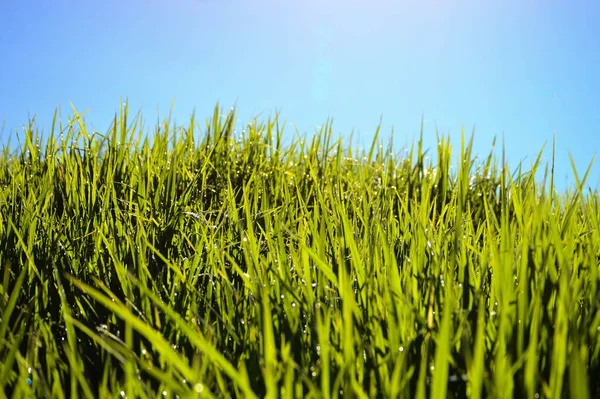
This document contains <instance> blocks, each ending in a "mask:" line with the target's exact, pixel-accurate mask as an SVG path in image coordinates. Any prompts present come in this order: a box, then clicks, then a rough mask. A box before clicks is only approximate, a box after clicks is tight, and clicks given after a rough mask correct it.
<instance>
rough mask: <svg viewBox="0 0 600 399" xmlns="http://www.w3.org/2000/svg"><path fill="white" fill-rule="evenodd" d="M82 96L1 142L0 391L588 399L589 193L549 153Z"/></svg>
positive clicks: (596, 371)
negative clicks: (105, 119) (563, 175)
mask: <svg viewBox="0 0 600 399" xmlns="http://www.w3.org/2000/svg"><path fill="white" fill-rule="evenodd" d="M74 112H75V114H74V115H75V116H74V117H72V118H71V119H70V120H69V123H68V124H67V125H65V126H62V125H60V126H59V123H58V122H56V123H55V124H53V127H52V134H51V135H50V136H49V138H48V139H44V140H42V139H41V138H40V137H39V136H38V134H37V133H36V132H37V130H36V128H35V126H34V125H33V124H30V125H29V127H28V128H27V129H26V136H25V138H23V139H22V148H20V149H18V150H17V151H16V153H14V152H9V151H8V149H6V148H5V150H4V152H3V155H2V156H1V157H0V267H1V270H2V272H1V273H0V315H1V321H0V392H2V391H4V392H6V394H7V395H13V396H14V397H38V398H41V397H73V398H76V397H86V398H92V397H102V398H104V397H117V396H119V397H121V396H123V397H124V396H127V397H129V398H133V397H177V396H179V397H182V398H183V397H197V396H208V397H212V396H215V397H229V396H232V397H248V398H251V397H254V396H258V397H261V396H265V395H266V396H268V397H273V398H274V397H303V396H306V397H313V398H337V397H401V398H411V399H412V398H424V397H435V398H443V397H464V396H470V397H473V398H478V397H482V396H486V397H508V398H510V397H529V398H534V397H553V398H563V397H567V396H571V397H577V398H585V397H588V396H598V395H600V389H599V383H600V382H599V381H598V376H600V364H599V352H600V294H599V290H598V281H599V280H598V272H599V259H600V213H599V209H600V208H599V202H598V195H597V193H595V192H591V191H589V190H587V191H585V190H583V189H582V188H583V187H585V184H584V181H585V178H583V179H582V181H579V179H578V178H576V179H577V186H576V187H575V189H572V190H569V191H567V192H564V193H558V192H556V190H555V188H554V187H553V185H552V182H553V173H552V169H551V167H552V165H549V166H542V165H541V164H540V159H541V153H540V157H538V159H537V160H536V162H535V163H534V164H533V165H532V167H531V169H530V170H529V171H527V172H524V171H523V170H522V168H520V167H519V168H518V169H517V170H516V171H514V172H512V173H509V170H508V168H507V167H506V165H505V164H504V162H503V161H501V163H500V162H498V161H497V160H496V159H495V158H494V157H493V156H492V155H491V154H490V156H489V157H487V158H486V159H484V160H482V161H481V162H479V163H477V161H476V160H475V159H474V157H473V155H472V154H471V148H472V141H469V142H468V143H466V142H464V141H463V143H461V146H460V162H458V163H457V166H456V168H452V167H451V155H452V149H451V146H450V143H449V142H448V140H447V139H445V138H442V139H440V140H439V145H438V147H437V158H435V159H432V160H429V161H428V160H427V157H426V154H425V152H424V150H423V148H422V140H420V141H419V142H418V143H416V146H414V147H413V148H412V149H411V150H410V151H409V152H407V153H403V154H404V156H400V155H398V154H396V153H394V151H393V149H392V148H391V147H390V146H385V147H384V146H382V145H380V142H381V140H380V139H379V138H378V135H376V136H375V139H374V141H373V146H372V147H371V148H370V150H369V151H368V152H367V151H360V152H357V151H355V150H354V149H353V148H351V146H349V147H345V146H344V145H343V141H342V140H341V139H339V140H335V139H334V138H333V135H332V130H331V123H328V124H327V125H326V126H324V127H323V128H322V130H321V131H320V132H319V133H318V134H317V135H315V136H314V137H312V138H311V139H310V140H308V139H302V138H300V137H297V138H296V139H293V141H292V143H291V144H290V145H286V146H285V147H284V146H283V145H282V139H283V130H282V129H281V128H280V125H279V123H278V121H277V118H275V119H274V120H269V121H267V122H266V123H261V124H259V123H258V122H257V121H253V122H252V123H251V124H249V125H247V126H246V128H245V130H244V133H243V135H241V136H239V135H237V136H236V135H235V134H234V124H235V122H234V121H235V115H234V112H230V113H229V114H227V115H221V114H220V112H221V111H220V110H219V109H218V107H217V109H215V112H214V117H213V118H212V119H211V120H209V121H207V123H206V125H205V128H203V129H201V128H200V124H198V123H197V122H196V121H194V119H193V118H192V120H191V121H190V123H189V125H187V126H181V127H175V126H172V125H171V124H170V122H169V121H168V120H166V121H164V122H163V123H161V124H159V125H158V126H156V129H155V131H154V133H153V134H150V136H151V137H149V138H145V137H144V136H143V134H142V133H141V132H143V130H144V128H143V126H142V124H141V118H140V117H139V115H138V117H136V118H135V120H134V121H133V122H131V123H130V121H129V120H128V116H127V113H128V112H127V107H126V106H124V107H123V108H122V109H121V110H120V113H119V115H117V116H116V117H115V120H114V123H113V125H112V128H111V129H110V131H109V133H108V135H106V136H104V135H101V134H99V133H91V132H89V131H88V130H87V128H86V126H85V124H84V123H83V122H82V119H81V118H80V117H79V116H78V115H77V113H76V111H74ZM59 132H60V134H58V133H59ZM286 135H287V133H286ZM421 137H422V136H421ZM499 163H500V165H498V164H499ZM543 168H545V169H543ZM538 170H540V172H545V173H537V172H538ZM588 171H589V169H588ZM536 174H537V175H540V174H542V175H543V176H544V177H543V180H541V181H537V182H536V181H534V176H535V175H536ZM586 176H587V174H586Z"/></svg>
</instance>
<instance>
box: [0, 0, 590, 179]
mask: <svg viewBox="0 0 600 399" xmlns="http://www.w3.org/2000/svg"><path fill="white" fill-rule="evenodd" d="M599 17H600V3H599V2H597V1H583V0H569V1H565V0H544V1H542V0H504V1H500V0H485V1H484V0H481V1H473V0H472V1H467V0H455V1H450V0H418V1H413V0H410V1H404V0H319V1H317V0H287V1H283V0H143V1H142V0H127V1H123V0H103V1H91V0H77V1H75V0H52V1H48V0H0V126H2V125H3V129H2V131H1V133H0V142H2V143H3V144H7V143H8V141H9V140H10V142H11V143H12V144H14V143H16V142H17V136H16V131H20V132H21V133H20V137H22V136H23V135H22V129H23V125H24V124H25V123H26V122H27V121H28V119H29V118H30V117H32V116H33V115H35V116H36V121H37V124H38V127H39V128H40V130H41V131H42V132H43V133H44V134H46V135H47V134H48V132H49V130H50V126H51V121H52V115H53V113H54V111H55V110H56V109H57V107H60V109H61V115H62V117H63V119H64V120H66V118H67V117H68V116H69V115H72V111H71V109H70V104H71V103H72V104H73V105H74V106H75V108H76V109H77V110H78V112H83V111H87V114H86V116H85V120H86V122H87V123H88V125H89V126H90V127H91V128H92V129H94V130H97V131H100V132H107V131H108V128H109V125H110V122H111V121H112V117H113V116H114V114H115V112H117V111H118V109H119V106H120V101H121V99H127V101H128V103H129V107H130V110H131V111H133V112H137V111H139V110H141V111H142V114H143V117H144V120H145V123H146V126H147V127H148V128H150V127H152V126H155V123H156V120H157V118H160V119H162V118H164V117H166V116H167V115H168V112H169V110H170V108H171V105H172V104H174V108H173V114H172V115H173V118H174V121H175V122H176V123H181V124H185V123H187V122H189V118H190V116H191V114H192V112H193V111H196V116H197V117H199V118H202V119H204V118H206V117H208V116H209V115H211V113H212V112H213V109H214V106H215V105H216V103H217V102H219V104H220V105H222V106H223V107H225V109H230V107H232V106H235V107H236V111H237V114H238V122H239V126H242V125H243V124H246V123H248V122H250V121H251V119H252V118H253V117H256V116H258V117H259V120H264V119H266V118H267V117H268V116H274V115H275V113H276V112H279V113H280V118H281V120H282V121H283V120H285V121H286V122H288V123H287V124H286V128H285V129H286V130H285V131H286V132H287V137H288V139H291V138H293V135H295V134H296V130H295V129H298V132H299V133H300V134H305V133H307V134H309V135H310V134H311V133H313V132H314V131H315V129H318V127H319V126H321V125H322V124H324V123H325V122H326V121H327V120H328V119H329V118H333V130H334V133H335V135H336V137H337V136H339V135H341V136H342V137H344V138H348V137H349V136H350V133H351V132H354V141H355V144H356V146H357V148H358V147H359V146H363V147H368V146H369V145H370V142H371V140H372V138H373V134H374V132H375V130H376V128H377V126H378V125H379V123H380V121H381V129H382V130H381V133H380V137H381V138H382V139H383V140H385V141H386V142H387V139H388V138H389V137H390V135H391V132H392V127H393V129H394V144H395V148H397V149H398V151H399V152H400V151H401V150H402V149H403V148H404V147H406V146H410V145H411V144H412V143H413V142H414V141H415V140H416V139H418V136H419V129H420V126H421V121H422V120H423V121H424V125H423V126H424V146H425V148H430V154H432V155H434V154H435V147H436V143H437V137H436V132H438V133H439V134H440V135H446V136H449V137H450V139H451V143H452V144H453V147H454V149H455V151H456V152H457V149H458V148H460V139H461V131H462V129H463V128H464V131H465V134H466V135H467V137H469V136H470V135H471V133H472V132H474V151H475V153H476V154H479V155H480V156H481V157H486V156H487V155H488V154H489V153H490V151H491V148H492V147H491V144H492V139H493V138H494V137H495V136H496V137H497V138H498V142H497V145H501V143H502V137H504V141H505V146H506V154H507V161H508V162H509V164H510V165H511V168H513V169H514V168H515V167H516V166H517V165H518V163H519V162H522V163H523V167H524V168H525V169H527V168H529V167H530V166H531V163H532V162H533V161H534V160H535V158H536V156H537V155H538V153H539V152H540V151H541V150H542V148H543V146H544V145H545V146H546V147H545V151H544V155H543V161H544V162H551V158H552V142H553V138H554V136H555V137H556V160H555V162H556V165H555V172H556V184H557V185H558V187H562V188H566V187H568V186H569V185H570V184H572V183H573V182H574V180H573V178H572V173H571V170H572V169H571V164H570V160H569V153H570V154H571V155H572V156H573V159H574V161H575V165H576V167H577V171H578V173H579V175H580V176H581V175H583V174H584V172H585V170H586V169H587V167H588V165H589V164H590V162H591V161H592V158H593V157H594V155H595V154H596V152H597V150H598V149H599V148H600V139H599V137H600V41H599V40H598V39H597V38H600V24H598V23H597V21H598V18H599ZM292 123H293V125H292ZM456 155H458V154H457V153H456ZM588 183H589V185H590V186H591V187H592V188H595V187H596V186H598V185H599V184H600V159H599V160H596V161H595V162H594V164H593V166H592V170H591V175H590V178H589V180H588Z"/></svg>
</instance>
